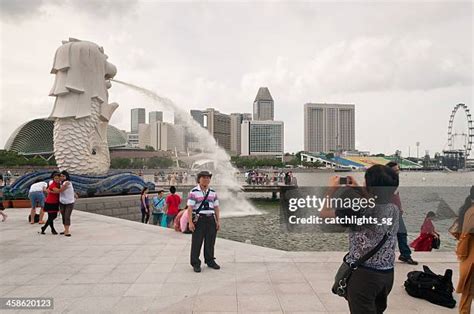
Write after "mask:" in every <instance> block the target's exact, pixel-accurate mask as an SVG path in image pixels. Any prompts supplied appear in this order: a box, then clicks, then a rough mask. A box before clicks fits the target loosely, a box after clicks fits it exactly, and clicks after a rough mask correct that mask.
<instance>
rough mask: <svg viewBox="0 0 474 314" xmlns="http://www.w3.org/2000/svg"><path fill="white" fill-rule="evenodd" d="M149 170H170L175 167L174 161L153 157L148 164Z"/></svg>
mask: <svg viewBox="0 0 474 314" xmlns="http://www.w3.org/2000/svg"><path fill="white" fill-rule="evenodd" d="M146 166H147V167H148V168H169V167H172V166H173V160H171V159H169V158H164V157H151V158H150V159H148V161H147V162H146Z"/></svg>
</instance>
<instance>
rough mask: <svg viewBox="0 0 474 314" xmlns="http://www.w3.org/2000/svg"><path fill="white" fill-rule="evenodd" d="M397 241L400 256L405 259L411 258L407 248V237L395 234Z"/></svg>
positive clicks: (404, 234) (402, 234) (403, 234)
mask: <svg viewBox="0 0 474 314" xmlns="http://www.w3.org/2000/svg"><path fill="white" fill-rule="evenodd" d="M397 240H398V249H399V250H400V255H401V256H403V257H406V258H411V250H410V247H409V246H408V235H407V234H406V233H397Z"/></svg>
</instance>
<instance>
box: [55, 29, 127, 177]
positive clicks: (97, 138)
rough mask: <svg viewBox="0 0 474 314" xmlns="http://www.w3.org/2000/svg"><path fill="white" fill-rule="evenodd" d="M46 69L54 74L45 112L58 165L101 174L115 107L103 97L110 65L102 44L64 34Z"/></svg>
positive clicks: (106, 163)
mask: <svg viewBox="0 0 474 314" xmlns="http://www.w3.org/2000/svg"><path fill="white" fill-rule="evenodd" d="M51 73H52V74H55V75H56V78H55V81H54V85H53V88H52V89H51V92H50V93H49V95H50V96H54V97H56V100H55V102H54V108H53V112H52V113H51V115H50V118H51V119H54V133H53V134H54V135H53V138H54V155H55V158H56V163H57V165H58V167H59V169H61V170H67V171H69V172H70V173H74V174H89V175H99V174H105V173H106V172H107V171H108V170H109V167H110V156H109V148H108V145H107V125H108V122H109V120H110V118H111V116H112V113H113V112H114V111H115V109H116V108H117V107H118V104H116V103H111V104H109V103H108V92H107V89H108V88H110V87H111V83H110V79H111V78H113V77H114V76H115V74H116V73H117V69H116V67H115V66H114V65H113V64H111V63H109V62H107V55H105V54H104V49H103V48H102V47H99V46H98V45H96V44H94V43H92V42H89V41H82V40H77V39H73V38H69V41H63V45H62V46H61V47H59V48H58V49H57V50H56V55H55V56H54V64H53V68H52V70H51Z"/></svg>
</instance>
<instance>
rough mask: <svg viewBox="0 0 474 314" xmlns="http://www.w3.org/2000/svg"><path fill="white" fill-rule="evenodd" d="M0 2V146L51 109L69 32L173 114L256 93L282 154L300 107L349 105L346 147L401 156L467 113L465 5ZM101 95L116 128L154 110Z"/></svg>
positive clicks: (297, 143)
mask: <svg viewBox="0 0 474 314" xmlns="http://www.w3.org/2000/svg"><path fill="white" fill-rule="evenodd" d="M0 3H1V11H0V12H1V13H0V14H1V15H0V26H1V28H0V32H1V55H0V59H1V76H0V80H1V89H0V93H1V117H0V125H1V127H0V147H3V146H4V144H5V142H6V140H7V139H8V137H9V135H10V134H11V132H12V131H13V130H15V128H16V127H18V126H19V125H20V124H22V123H24V122H26V121H27V120H30V119H34V118H38V117H46V116H48V115H49V114H50V112H51V110H52V104H53V98H51V97H48V92H49V90H50V88H51V85H52V83H53V80H54V77H53V75H51V74H49V73H50V70H51V65H52V61H53V56H54V52H55V50H56V49H57V48H58V46H59V45H60V44H61V41H62V40H65V39H67V38H69V37H74V38H78V39H83V40H89V41H93V42H96V43H97V44H99V45H100V46H103V47H104V49H105V52H106V54H107V55H108V56H109V61H110V62H112V63H114V64H115V65H116V66H117V68H118V74H117V76H116V78H117V79H119V80H123V81H126V82H130V83H133V84H136V85H140V86H143V87H146V88H148V89H151V90H153V91H155V92H157V93H158V94H160V95H162V96H166V97H168V98H171V99H173V100H174V101H175V102H176V103H177V104H179V105H180V106H182V107H183V108H185V109H204V108H208V107H215V108H217V109H218V110H220V111H221V112H224V113H231V112H251V111H252V102H253V99H254V98H255V95H256V93H257V90H258V88H259V87H260V86H267V87H269V89H270V92H271V94H272V96H273V98H274V100H275V119H276V120H283V121H284V122H285V142H286V143H285V151H290V152H294V151H298V150H302V149H303V104H304V103H307V102H327V103H354V104H355V105H356V146H357V148H358V149H361V150H370V151H372V152H385V153H393V152H394V151H395V150H396V149H401V150H402V151H403V154H404V155H407V153H408V147H409V146H411V153H412V156H413V155H415V153H414V152H415V151H416V150H415V143H416V142H421V144H420V154H421V153H422V152H423V153H424V151H425V150H429V151H430V153H434V152H436V151H440V150H442V149H443V148H446V144H447V134H446V133H447V126H448V119H449V115H450V112H451V110H452V108H453V106H454V105H455V104H457V103H466V104H467V105H468V106H470V108H471V110H472V111H474V106H473V103H472V100H473V94H472V91H473V80H472V79H473V78H472V75H473V62H472V55H473V46H472V45H473V42H472V40H473V37H472V35H473V34H472V29H473V16H472V14H473V13H472V3H471V2H454V1H446V2H444V1H438V2H422V1H419V2H415V1H410V2H406V1H396V2H381V1H377V2H374V1H350V2H347V1H346V2H334V1H331V2H329V1H310V2H308V1H307V2H291V3H290V2H263V1H252V2H250V1H246V2H182V1H166V2H158V1H149V0H148V1H133V0H128V1H110V0H109V1H107V0H101V1H92V0H86V1H84V0H82V1H73V0H62V1H60V0H37V1H33V0H31V1H25V0H1V1H0ZM109 93H110V99H109V100H110V101H116V102H118V103H119V104H120V108H119V109H118V110H117V112H116V113H115V114H114V116H113V118H112V121H111V123H112V124H113V125H115V126H117V127H119V128H121V129H126V130H129V128H130V109H131V108H134V107H145V108H146V109H147V111H150V110H156V109H159V108H154V107H153V105H152V104H151V103H150V102H149V101H148V100H147V99H146V98H143V97H142V96H140V95H138V94H137V93H135V92H133V91H131V90H128V89H127V88H126V87H124V86H120V85H118V84H114V85H113V87H112V89H110V90H109ZM170 116H171V114H168V115H167V117H170ZM456 120H457V121H456V125H457V127H456V128H458V129H459V132H462V131H463V128H465V124H466V123H465V122H464V121H463V120H462V119H460V115H459V117H457V118H456ZM459 141H460V139H459Z"/></svg>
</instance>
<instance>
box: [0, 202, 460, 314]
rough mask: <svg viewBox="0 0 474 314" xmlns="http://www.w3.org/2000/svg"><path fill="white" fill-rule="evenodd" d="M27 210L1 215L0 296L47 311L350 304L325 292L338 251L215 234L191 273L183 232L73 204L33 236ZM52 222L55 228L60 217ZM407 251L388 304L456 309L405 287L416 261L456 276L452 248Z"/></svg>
mask: <svg viewBox="0 0 474 314" xmlns="http://www.w3.org/2000/svg"><path fill="white" fill-rule="evenodd" d="M137 210H138V209H137ZM28 211H29V210H28V209H7V210H6V211H5V212H6V213H8V215H9V217H8V220H7V221H6V222H4V223H0V252H1V255H0V261H1V267H0V283H1V284H0V295H1V296H2V297H52V298H54V310H52V311H49V312H53V313H142V312H148V313H255V312H261V313H262V312H265V313H348V312H349V311H348V306H347V303H346V302H345V300H344V299H342V298H340V297H337V296H334V295H333V294H332V293H331V292H330V286H331V284H332V280H333V277H334V273H335V271H336V269H337V268H338V266H339V265H340V263H341V259H342V256H343V255H344V252H285V251H279V250H275V249H269V248H263V247H258V246H254V245H250V244H244V243H239V242H234V241H229V240H224V239H217V243H216V258H217V262H218V263H219V264H220V265H221V266H222V269H221V270H218V271H216V270H213V269H210V268H207V267H203V272H202V273H194V272H193V270H192V268H191V266H190V265H189V251H190V245H191V239H190V235H186V234H181V233H178V232H175V231H173V230H171V229H164V228H161V227H156V226H152V225H143V224H140V223H137V222H132V221H127V220H123V219H118V218H112V217H106V216H100V215H97V214H91V213H86V212H80V211H75V212H74V213H73V217H72V219H73V220H72V224H73V225H72V228H71V232H72V237H70V238H67V237H64V236H59V235H57V236H54V235H52V234H51V233H50V231H49V230H48V231H47V234H46V235H39V234H38V233H37V232H38V231H39V225H38V224H36V225H33V226H32V225H30V224H28V223H27V215H28ZM56 221H57V222H59V220H56ZM56 225H57V227H56V229H57V230H58V232H59V231H61V230H62V225H59V224H58V223H56ZM414 258H415V259H416V260H419V261H420V266H409V265H405V264H400V263H397V265H396V273H395V274H396V279H395V284H394V287H393V290H392V293H391V294H390V296H389V307H388V310H387V312H386V313H403V314H410V313H430V314H434V313H456V312H457V311H456V310H457V309H454V310H450V309H445V308H442V307H439V306H436V305H433V304H430V303H428V302H426V301H424V300H417V299H414V298H412V297H410V296H408V295H407V294H406V293H405V291H404V289H403V282H404V280H405V278H406V273H407V272H409V271H411V270H415V269H421V264H425V265H429V266H430V267H431V269H432V270H434V271H435V272H438V273H441V272H444V269H446V268H451V269H453V270H454V278H453V281H454V283H455V284H456V282H457V277H458V268H457V267H458V264H457V262H456V258H455V255H454V254H453V253H449V252H433V253H421V254H414ZM455 297H456V299H457V300H458V299H459V298H458V296H457V295H456V296H455ZM3 312H4V313H14V312H15V311H11V310H8V311H3ZM16 312H21V311H16ZM24 312H25V313H38V312H40V311H24Z"/></svg>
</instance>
